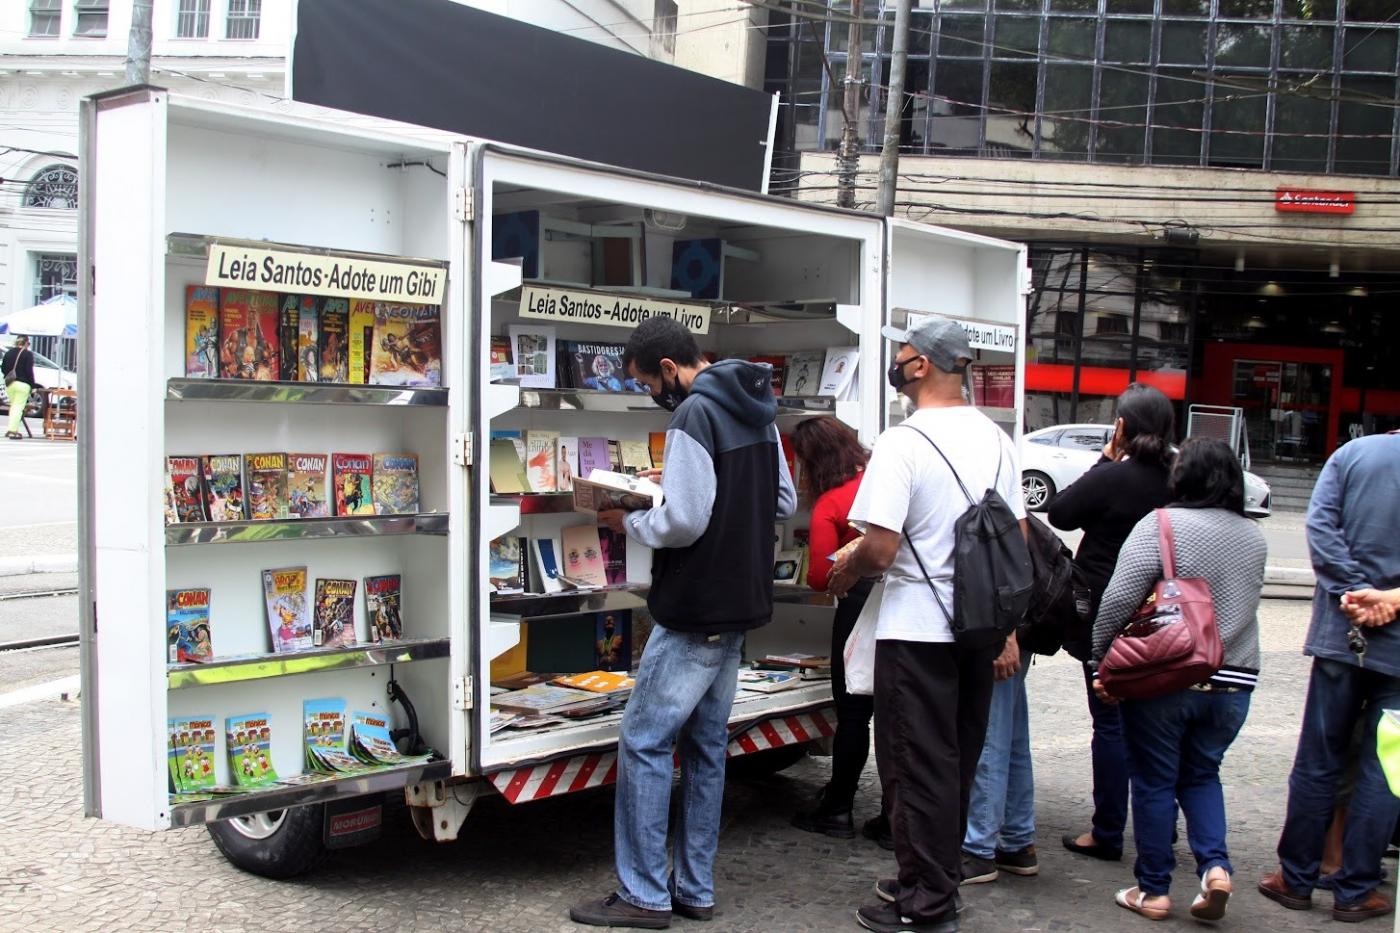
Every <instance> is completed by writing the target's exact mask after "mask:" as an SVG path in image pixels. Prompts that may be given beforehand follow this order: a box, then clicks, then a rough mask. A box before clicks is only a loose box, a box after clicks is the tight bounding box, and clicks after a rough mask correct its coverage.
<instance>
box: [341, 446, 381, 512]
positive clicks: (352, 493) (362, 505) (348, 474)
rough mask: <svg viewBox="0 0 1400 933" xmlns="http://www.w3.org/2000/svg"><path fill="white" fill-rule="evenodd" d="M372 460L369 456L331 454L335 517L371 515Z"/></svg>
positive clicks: (372, 502)
mask: <svg viewBox="0 0 1400 933" xmlns="http://www.w3.org/2000/svg"><path fill="white" fill-rule="evenodd" d="M373 474H374V460H373V458H372V457H370V455H369V454H345V453H333V454H331V486H332V488H333V490H334V496H335V514H336V515H373V514H374V489H373V488H372V485H371V477H372V476H373Z"/></svg>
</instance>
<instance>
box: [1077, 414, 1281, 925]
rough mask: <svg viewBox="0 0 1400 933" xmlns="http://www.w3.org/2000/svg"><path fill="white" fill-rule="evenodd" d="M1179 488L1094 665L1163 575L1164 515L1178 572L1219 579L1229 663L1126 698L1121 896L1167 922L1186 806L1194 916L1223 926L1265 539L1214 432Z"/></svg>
mask: <svg viewBox="0 0 1400 933" xmlns="http://www.w3.org/2000/svg"><path fill="white" fill-rule="evenodd" d="M1171 495H1172V501H1171V504H1170V505H1168V506H1167V508H1166V509H1165V510H1163V512H1161V513H1159V512H1153V513H1152V514H1150V515H1148V516H1147V517H1146V518H1144V519H1142V521H1140V522H1138V523H1137V525H1136V526H1135V527H1134V528H1133V531H1132V533H1131V534H1129V535H1128V539H1127V541H1125V542H1124V543H1123V551H1122V553H1121V554H1120V555H1119V556H1118V565H1117V567H1116V568H1115V569H1114V571H1113V578H1112V579H1111V580H1110V581H1109V584H1108V588H1107V589H1106V590H1105V591H1104V594H1103V600H1102V601H1101V602H1100V604H1099V613H1098V616H1097V617H1096V618H1095V620H1094V644H1093V660H1094V661H1095V663H1097V662H1099V661H1101V660H1103V657H1104V654H1105V653H1106V652H1107V651H1108V648H1109V645H1110V643H1111V642H1112V641H1113V640H1114V638H1115V636H1117V635H1118V633H1119V631H1120V630H1121V629H1122V628H1123V626H1124V625H1125V624H1127V623H1128V621H1129V620H1130V619H1131V618H1132V617H1133V615H1134V613H1135V612H1136V611H1137V609H1138V607H1139V606H1141V605H1142V604H1143V601H1144V600H1145V599H1147V598H1148V597H1149V596H1151V595H1153V588H1154V587H1155V586H1156V584H1157V582H1158V581H1159V580H1161V579H1162V578H1163V565H1164V558H1163V554H1162V548H1161V543H1160V540H1159V515H1161V514H1165V515H1166V517H1167V519H1168V520H1169V521H1170V524H1171V533H1172V537H1173V538H1174V543H1173V544H1174V546H1173V556H1174V558H1175V577H1177V578H1183V579H1185V578H1201V579H1204V580H1205V581H1206V582H1207V583H1208V584H1209V585H1210V594H1211V601H1212V603H1213V605H1214V610H1215V624H1216V626H1217V628H1218V629H1219V632H1220V642H1221V645H1222V647H1223V648H1224V664H1223V665H1222V666H1221V668H1220V669H1219V670H1218V671H1217V672H1216V673H1215V674H1213V675H1212V676H1211V677H1210V679H1209V680H1207V681H1205V682H1203V683H1199V684H1194V685H1192V686H1190V687H1188V688H1186V689H1185V690H1177V691H1175V692H1172V693H1168V694H1165V695H1163V696H1157V697H1152V698H1150V699H1131V700H1123V701H1122V703H1121V706H1120V708H1121V710H1122V714H1123V738H1124V742H1125V744H1126V746H1127V750H1128V768H1129V775H1130V780H1131V782H1132V805H1133V830H1134V837H1135V839H1136V840H1137V851H1138V854H1137V862H1136V864H1135V865H1134V866H1133V874H1134V875H1135V876H1136V877H1137V885H1136V886H1134V887H1131V888H1126V889H1124V890H1121V891H1119V892H1118V893H1117V895H1116V896H1115V898H1114V899H1115V900H1116V901H1117V902H1118V904H1119V906H1121V907H1124V908H1126V909H1128V910H1131V911H1133V912H1134V913H1137V914H1140V915H1142V916H1144V917H1147V918H1148V919H1151V920H1164V919H1166V918H1167V916H1168V914H1169V913H1170V911H1171V900H1170V898H1169V897H1168V893H1169V891H1170V888H1171V874H1172V870H1173V869H1174V868H1175V867H1176V856H1175V854H1174V852H1173V850H1172V840H1173V836H1174V835H1175V833H1176V817H1177V807H1178V806H1179V807H1180V808H1181V812H1182V813H1183V814H1185V816H1186V840H1187V843H1188V845H1189V846H1190V847H1191V854H1192V855H1193V856H1194V857H1195V860H1196V874H1197V876H1198V877H1199V878H1200V879H1201V891H1200V893H1199V894H1197V895H1196V896H1195V899H1194V900H1193V901H1192V904H1191V908H1190V913H1191V916H1192V917H1193V918H1195V919H1197V920H1207V921H1214V920H1219V919H1220V918H1222V917H1223V916H1224V915H1225V906H1226V903H1227V902H1228V901H1229V899H1230V894H1231V892H1232V890H1233V888H1232V883H1231V875H1232V874H1233V869H1232V868H1231V866H1230V855H1229V851H1228V849H1227V847H1226V844H1225V836H1226V832H1227V829H1228V820H1227V818H1226V815H1225V794H1224V790H1223V789H1222V788H1221V786H1220V763H1221V761H1222V760H1223V759H1224V757H1225V752H1226V751H1227V750H1228V749H1229V748H1230V744H1231V743H1232V742H1234V740H1235V737H1236V736H1237V735H1238V734H1239V731H1240V728H1241V727H1242V726H1243V725H1244V721H1245V717H1246V715H1248V713H1249V701H1250V697H1251V695H1252V692H1253V690H1254V686H1255V684H1256V683H1257V682H1258V679H1259V618H1258V611H1259V596H1260V593H1261V592H1262V590H1263V587H1264V562H1265V560H1266V558H1267V556H1268V545H1267V544H1266V543H1265V540H1264V534H1263V532H1261V531H1260V530H1259V528H1258V526H1257V525H1256V524H1255V523H1254V522H1253V521H1252V520H1251V519H1249V518H1247V517H1245V513H1244V470H1243V469H1242V468H1241V467H1240V461H1239V458H1238V457H1237V456H1235V452H1234V451H1233V450H1231V449H1230V447H1229V446H1228V445H1227V444H1225V443H1223V442H1221V441H1218V440H1215V439H1213V438H1192V439H1190V440H1188V441H1186V443H1184V444H1183V445H1182V446H1181V452H1180V453H1179V454H1178V455H1177V458H1176V463H1175V465H1174V466H1173V467H1172V473H1171ZM1094 687H1095V690H1096V691H1097V692H1098V694H1099V699H1100V700H1102V701H1104V702H1106V703H1113V702H1114V700H1113V698H1112V697H1110V696H1109V695H1108V693H1106V692H1105V691H1104V689H1103V685H1102V683H1100V682H1099V681H1098V680H1097V679H1096V680H1095V682H1094Z"/></svg>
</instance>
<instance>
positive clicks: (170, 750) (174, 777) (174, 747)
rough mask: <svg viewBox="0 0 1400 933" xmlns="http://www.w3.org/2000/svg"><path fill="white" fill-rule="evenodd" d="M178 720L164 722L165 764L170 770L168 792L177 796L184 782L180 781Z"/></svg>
mask: <svg viewBox="0 0 1400 933" xmlns="http://www.w3.org/2000/svg"><path fill="white" fill-rule="evenodd" d="M178 722H180V720H178V719H167V720H166V721H165V764H166V767H167V768H169V769H170V792H171V793H172V794H179V793H183V792H184V789H185V787H184V782H183V781H182V780H180V778H181V774H180V744H179V737H180V732H179V730H178V729H177V728H176V724H177V723H178Z"/></svg>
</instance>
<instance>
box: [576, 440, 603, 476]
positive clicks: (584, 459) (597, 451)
mask: <svg viewBox="0 0 1400 933" xmlns="http://www.w3.org/2000/svg"><path fill="white" fill-rule="evenodd" d="M611 469H612V461H611V460H609V459H608V439H607V438H606V437H580V438H579V439H578V469H577V470H576V471H574V476H575V478H577V477H580V476H587V475H588V474H590V473H592V472H593V471H594V470H611Z"/></svg>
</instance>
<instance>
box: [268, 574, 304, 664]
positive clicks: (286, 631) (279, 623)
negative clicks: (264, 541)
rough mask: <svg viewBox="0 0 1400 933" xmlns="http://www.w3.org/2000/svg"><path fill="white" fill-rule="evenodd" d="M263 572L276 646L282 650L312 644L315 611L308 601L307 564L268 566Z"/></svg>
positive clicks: (281, 651)
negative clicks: (303, 565) (304, 565)
mask: <svg viewBox="0 0 1400 933" xmlns="http://www.w3.org/2000/svg"><path fill="white" fill-rule="evenodd" d="M262 575H263V598H264V600H265V601H266V603H267V627H268V629H269V630H270V631H271V632H272V650H273V651H275V652H277V653H278V654H281V653H283V652H287V651H302V650H304V649H306V648H310V647H311V646H312V645H311V612H310V611H309V607H308V606H307V605H306V568H305V567H283V568H281V569H280V570H264V571H263V572H262Z"/></svg>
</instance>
